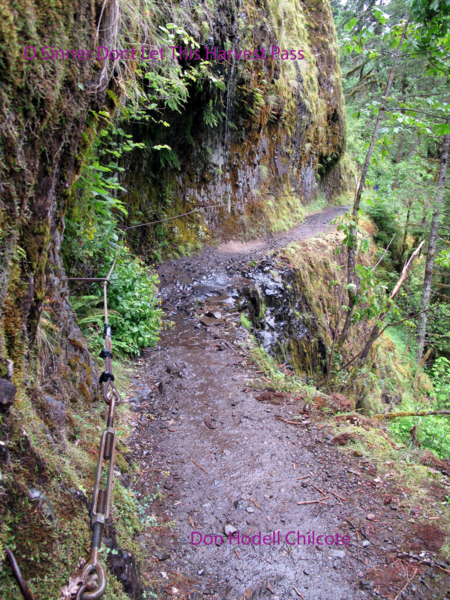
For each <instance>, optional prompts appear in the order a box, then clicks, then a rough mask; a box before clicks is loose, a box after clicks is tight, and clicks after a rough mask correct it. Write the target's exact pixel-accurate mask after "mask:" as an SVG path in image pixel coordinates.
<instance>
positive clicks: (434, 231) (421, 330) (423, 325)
mask: <svg viewBox="0 0 450 600" xmlns="http://www.w3.org/2000/svg"><path fill="white" fill-rule="evenodd" d="M448 122H449V121H448V120H447V123H448ZM449 148H450V134H447V135H444V144H443V146H442V154H441V164H440V167H439V178H438V182H437V190H436V200H435V208H434V212H433V218H432V219H431V228H430V237H429V240H428V254H427V261H426V263H425V276H424V280H423V290H422V301H421V310H422V313H421V314H420V317H419V322H418V325H417V346H418V349H417V359H418V360H420V359H421V358H422V355H423V348H424V345H425V333H426V329H427V312H426V310H427V308H428V307H429V305H430V296H431V277H432V275H433V267H434V255H435V253H436V242H437V235H438V228H439V218H440V216H441V203H442V198H443V197H444V182H445V175H446V172H447V163H448V153H449Z"/></svg>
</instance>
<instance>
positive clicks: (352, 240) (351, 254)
mask: <svg viewBox="0 0 450 600" xmlns="http://www.w3.org/2000/svg"><path fill="white" fill-rule="evenodd" d="M408 24H409V15H408V16H407V17H406V21H405V26H404V28H403V33H402V37H401V39H400V44H399V45H398V48H397V52H396V54H395V59H394V64H393V65H392V69H391V74H390V75H389V79H388V82H387V85H386V90H385V92H384V96H383V100H382V103H381V106H380V109H379V110H378V116H377V120H376V122H375V128H374V130H373V134H372V139H371V141H370V146H369V150H368V152H367V156H366V160H365V161H364V166H363V168H362V171H361V179H360V181H359V185H358V188H357V190H356V196H355V201H354V203H353V211H352V219H353V222H354V224H352V225H351V227H350V235H349V241H348V246H347V283H348V310H347V317H346V319H345V323H344V327H343V328H342V331H341V335H340V336H339V339H338V342H337V344H336V348H337V350H339V348H342V345H343V344H344V342H345V340H346V339H347V336H348V332H349V330H350V325H351V322H352V316H353V311H354V309H355V306H356V303H357V300H358V291H357V281H356V272H355V269H356V248H357V239H356V225H357V222H358V212H359V205H360V203H361V196H362V192H363V189H364V184H365V182H366V177H367V171H368V170H369V164H370V160H371V158H372V154H373V149H374V147H375V142H376V140H377V137H378V131H379V129H380V125H381V120H382V118H383V114H384V110H385V107H386V102H387V99H388V97H389V92H390V91H391V86H392V82H393V80H394V74H395V69H396V68H397V63H398V58H399V56H400V52H401V49H402V46H403V42H404V40H405V36H406V31H407V29H408Z"/></svg>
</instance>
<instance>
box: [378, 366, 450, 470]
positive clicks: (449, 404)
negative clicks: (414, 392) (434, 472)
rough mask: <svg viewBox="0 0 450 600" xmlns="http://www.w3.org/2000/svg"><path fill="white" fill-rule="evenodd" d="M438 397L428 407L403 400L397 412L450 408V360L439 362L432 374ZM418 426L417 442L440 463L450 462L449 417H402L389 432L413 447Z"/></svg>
mask: <svg viewBox="0 0 450 600" xmlns="http://www.w3.org/2000/svg"><path fill="white" fill-rule="evenodd" d="M429 376H430V379H431V381H432V383H433V388H434V392H435V396H434V397H433V398H432V399H431V400H430V401H429V402H427V403H426V404H424V403H423V401H418V400H415V399H414V398H413V397H411V395H407V397H406V398H405V399H404V400H403V402H402V404H401V405H400V406H399V408H398V410H402V411H403V410H404V411H413V410H443V409H444V410H448V409H449V408H450V360H448V359H447V358H445V357H440V358H438V359H437V360H436V361H435V363H434V365H433V367H432V368H431V369H430V372H429ZM414 425H415V426H416V432H415V433H416V438H417V439H418V440H419V442H420V444H421V445H422V446H423V447H424V448H428V449H429V450H431V451H432V452H434V453H435V454H436V456H438V457H439V458H441V459H449V458H450V420H449V418H448V416H445V415H443V416H439V415H433V416H430V417H402V418H399V419H395V420H394V421H393V422H392V424H390V425H389V428H390V430H391V431H392V432H393V433H394V434H395V435H396V436H397V437H398V438H399V439H401V440H402V441H403V442H404V443H406V444H411V443H412V440H411V436H410V430H411V427H413V426H414Z"/></svg>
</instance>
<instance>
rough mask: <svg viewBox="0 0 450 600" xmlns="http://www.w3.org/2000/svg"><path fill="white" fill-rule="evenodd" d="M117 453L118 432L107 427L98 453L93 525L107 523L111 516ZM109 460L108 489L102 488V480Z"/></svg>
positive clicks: (93, 500) (92, 516)
mask: <svg viewBox="0 0 450 600" xmlns="http://www.w3.org/2000/svg"><path fill="white" fill-rule="evenodd" d="M115 453H116V434H115V431H114V428H113V427H107V428H106V429H105V431H104V432H103V434H102V438H101V441H100V451H99V454H98V462H97V471H96V474H95V484H94V493H93V499H92V509H91V526H92V527H94V526H95V524H96V523H102V524H104V523H105V520H106V519H107V518H108V517H109V505H110V501H111V491H112V490H111V488H112V481H113V477H114V458H115ZM104 460H105V461H109V465H108V478H107V480H106V491H105V490H102V489H100V480H101V477H102V471H103V461H104Z"/></svg>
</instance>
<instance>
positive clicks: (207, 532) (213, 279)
mask: <svg viewBox="0 0 450 600" xmlns="http://www.w3.org/2000/svg"><path fill="white" fill-rule="evenodd" d="M344 210H345V209H343V208H342V207H333V208H329V209H327V210H326V211H324V212H323V213H320V214H318V215H314V216H311V217H309V218H308V220H307V223H306V224H305V225H302V226H301V227H298V228H296V229H295V230H293V231H291V232H289V234H284V235H281V236H279V237H277V238H274V239H273V240H270V241H267V242H252V243H249V244H242V243H229V244H226V245H223V246H219V247H218V248H214V249H213V248H209V249H206V250H205V251H204V252H202V253H201V254H200V255H199V256H192V257H189V258H187V259H183V260H179V261H176V262H172V263H170V264H164V265H162V266H161V267H160V268H159V274H160V277H161V281H162V300H163V307H164V308H165V310H166V313H167V318H168V320H169V321H172V322H173V323H174V325H173V326H172V327H171V328H168V329H166V330H165V331H164V332H163V334H162V336H161V341H160V343H159V344H158V346H157V347H156V348H155V349H152V350H149V351H147V352H146V353H144V355H143V357H142V358H141V359H140V360H139V361H138V364H137V367H138V369H137V371H136V375H135V379H134V382H133V386H134V387H133V391H132V397H131V400H130V402H131V404H132V409H133V411H134V421H133V425H134V426H135V430H134V434H133V437H132V439H131V440H130V445H131V448H132V450H133V453H134V459H135V460H136V461H138V462H139V463H140V467H141V475H140V477H139V479H138V481H137V482H136V483H135V489H136V491H137V492H138V494H139V502H140V506H141V508H142V515H143V518H145V517H146V518H147V519H148V527H147V528H146V530H145V532H144V533H143V535H142V536H141V542H142V544H143V546H144V548H145V553H146V556H147V573H146V574H145V579H146V582H147V583H146V585H147V596H146V597H147V598H151V597H158V598H169V597H173V598H180V599H181V598H184V599H187V598H189V599H190V600H195V599H200V598H207V597H208V598H216V599H217V600H219V599H225V598H227V599H230V600H235V599H236V600H237V599H239V600H240V599H250V598H253V599H256V598H271V599H273V600H277V599H278V600H284V599H287V598H303V599H304V600H312V599H315V600H331V599H333V600H344V599H346V600H353V599H359V598H361V599H363V598H388V599H391V600H394V599H400V598H411V599H417V600H419V599H422V600H423V599H432V598H433V599H434V598H436V599H441V598H446V597H449V598H450V595H448V596H447V595H446V591H447V590H448V588H449V586H448V575H449V573H450V571H449V570H448V569H449V567H448V565H447V564H446V563H444V562H439V559H436V557H435V555H434V552H435V551H437V550H438V549H439V548H440V547H441V546H442V544H443V543H444V538H445V535H444V534H443V533H442V532H441V530H440V529H439V528H438V527H437V526H436V525H435V524H434V522H433V521H432V520H427V519H425V518H424V519H423V520H422V521H420V522H419V521H417V520H415V521H414V519H413V520H411V519H410V516H411V515H410V514H409V513H408V509H407V508H406V504H407V502H406V501H407V493H405V492H404V490H401V489H396V488H395V486H394V485H393V484H390V483H388V482H387V481H385V480H383V479H381V478H380V477H378V476H377V470H376V468H375V467H374V466H373V464H371V461H370V460H367V459H363V458H361V457H358V456H355V455H352V454H351V453H350V452H348V451H347V452H343V451H342V450H341V449H340V446H339V444H340V443H345V440H342V439H341V440H340V439H339V438H337V439H336V437H335V436H334V434H333V433H332V432H331V429H330V427H329V425H328V423H329V421H327V420H326V419H324V418H323V414H322V413H321V411H320V408H319V407H317V406H314V405H313V403H310V400H311V399H310V398H306V397H299V396H293V395H292V394H291V395H289V394H275V393H273V392H272V393H271V392H270V391H269V393H267V392H266V393H264V392H261V390H260V391H258V390H257V389H255V385H256V387H258V386H259V387H260V388H261V387H264V382H265V380H264V376H263V374H262V373H261V372H260V371H258V367H257V366H256V365H255V364H254V363H253V361H252V359H251V357H250V354H249V338H248V335H249V334H248V332H247V331H246V329H244V328H243V327H242V326H241V321H240V314H239V312H238V311H237V310H236V307H235V300H236V298H237V297H238V296H239V294H240V291H241V290H242V288H243V287H244V286H246V285H248V283H249V282H248V281H247V280H246V279H245V278H243V277H242V275H241V271H242V269H243V268H245V267H247V265H248V263H249V262H250V261H252V260H254V259H257V258H259V257H261V256H263V255H264V253H265V252H267V251H268V250H270V249H272V248H277V247H282V246H284V245H286V244H287V243H289V242H290V241H293V240H295V239H305V238H307V237H312V236H315V235H317V234H318V233H319V232H322V231H326V230H328V228H329V222H330V221H331V220H332V219H333V218H335V217H336V216H338V215H340V214H342V213H343V211H344ZM299 414H301V416H302V420H300V421H293V418H294V416H295V415H299ZM411 521H414V522H411ZM194 532H197V533H194ZM237 532H238V533H237ZM260 532H261V542H263V541H264V536H269V537H266V540H265V541H266V543H265V544H264V543H258V541H259V533H260ZM278 532H279V534H278ZM288 532H295V533H292V534H290V535H289V537H288V538H287V541H286V535H287V534H288ZM297 532H299V534H300V535H304V536H305V542H306V544H305V543H303V539H302V538H300V539H299V540H298V539H297ZM313 532H314V540H313V539H312V533H313ZM230 533H231V534H232V535H231V537H229V534H230ZM238 534H239V538H238ZM278 535H279V538H278ZM320 535H322V536H333V538H334V541H333V543H332V544H330V545H327V544H326V543H325V544H324V543H323V541H324V539H323V538H319V539H318V536H320ZM336 535H338V536H339V537H338V539H339V540H340V541H341V544H339V545H338V544H336ZM208 536H209V537H208ZM242 536H249V537H251V538H252V542H251V543H249V544H246V542H247V541H248V540H249V538H247V537H244V538H243V537H242ZM255 536H256V537H255ZM308 536H309V540H308ZM344 536H347V537H346V538H345V541H346V542H348V544H344V543H342V541H343V538H344ZM201 538H202V542H201V543H197V544H193V543H192V542H193V541H195V542H198V541H199V540H200V539H201ZM221 538H222V539H223V544H221V543H220V542H221ZM278 539H279V543H278ZM330 539H332V538H330V537H329V538H327V541H328V542H330ZM274 540H275V543H273V541H274ZM269 541H270V543H269ZM298 541H299V542H300V543H297V542H298ZM308 541H309V542H310V543H309V544H308ZM287 542H291V543H287ZM292 542H294V543H292ZM436 561H437V562H436ZM151 590H153V591H151ZM155 590H156V591H155ZM402 590H403V591H402ZM155 593H156V594H157V596H155V595H154V594H155ZM152 594H153V595H152Z"/></svg>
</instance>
